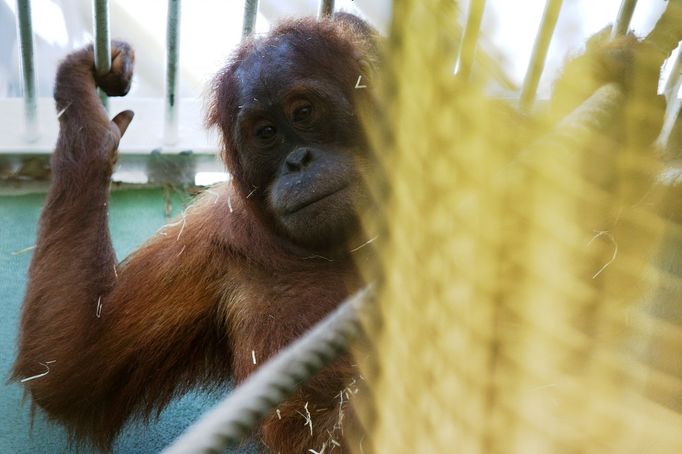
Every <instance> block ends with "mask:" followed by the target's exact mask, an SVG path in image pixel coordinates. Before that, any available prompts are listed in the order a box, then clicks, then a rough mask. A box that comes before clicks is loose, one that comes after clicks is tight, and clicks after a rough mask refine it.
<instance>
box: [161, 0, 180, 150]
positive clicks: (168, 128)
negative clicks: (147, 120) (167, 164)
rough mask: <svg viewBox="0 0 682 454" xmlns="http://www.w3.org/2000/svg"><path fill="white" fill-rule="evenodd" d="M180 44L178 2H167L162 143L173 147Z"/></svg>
mask: <svg viewBox="0 0 682 454" xmlns="http://www.w3.org/2000/svg"><path fill="white" fill-rule="evenodd" d="M179 43H180V0H168V21H167V26H166V95H165V97H166V109H165V122H164V134H163V141H164V143H165V144H166V145H173V144H175V143H177V141H178V139H179V135H178V103H179V101H180V99H179V95H178V87H179V78H178V73H179V63H178V61H179V58H178V47H179Z"/></svg>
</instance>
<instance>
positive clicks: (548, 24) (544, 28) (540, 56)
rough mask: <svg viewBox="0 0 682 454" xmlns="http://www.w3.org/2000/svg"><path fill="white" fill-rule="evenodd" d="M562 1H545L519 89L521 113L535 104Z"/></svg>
mask: <svg viewBox="0 0 682 454" xmlns="http://www.w3.org/2000/svg"><path fill="white" fill-rule="evenodd" d="M562 4H563V0H547V4H546V5H545V11H544V13H543V14H542V21H541V23H540V29H539V30H538V35H537V37H536V39H535V43H534V44H533V53H532V54H531V57H530V62H529V63H528V71H527V72H526V77H525V79H524V80H523V87H522V89H521V100H520V101H519V107H520V108H521V110H522V111H524V112H527V111H528V110H530V108H531V107H532V106H533V103H534V102H535V96H536V93H537V90H538V83H539V82H540V76H541V75H542V71H543V70H544V69H545V59H546V58H547V51H548V50H549V44H550V43H551V41H552V35H553V34H554V29H555V28H556V23H557V20H558V19H559V11H561V5H562Z"/></svg>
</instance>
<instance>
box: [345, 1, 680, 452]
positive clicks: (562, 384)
mask: <svg viewBox="0 0 682 454" xmlns="http://www.w3.org/2000/svg"><path fill="white" fill-rule="evenodd" d="M678 6H679V2H675V1H671V2H669V6H668V9H669V11H668V12H667V13H666V14H668V16H665V17H664V19H665V20H667V21H668V22H669V23H665V20H661V21H660V22H659V24H658V26H657V29H656V31H655V32H654V33H652V35H651V36H650V37H649V39H650V41H651V42H652V44H653V47H652V48H653V49H654V50H653V51H650V50H648V51H647V53H646V55H648V56H649V57H651V58H649V59H646V63H643V62H641V61H637V60H635V61H633V62H632V64H633V65H635V66H636V65H640V66H641V65H652V64H655V63H652V61H653V62H656V61H657V65H658V66H656V67H655V69H656V70H657V69H658V68H659V67H660V64H661V63H662V62H663V60H664V59H665V58H666V57H667V56H668V54H669V52H670V51H671V50H672V49H673V48H674V47H675V46H676V45H677V41H676V40H679V39H680V38H681V36H680V35H679V34H676V33H678V32H679V30H676V29H674V27H675V25H673V27H672V29H671V28H670V27H669V26H670V23H673V24H675V23H680V22H681V21H678V20H677V19H679V18H680V15H679V14H678V13H679V10H678V11H677V12H676V11H674V8H677V7H678ZM640 7H646V3H642V5H640ZM455 17H456V11H455V7H454V5H453V2H451V1H445V0H442V1H438V0H406V1H402V2H395V5H394V24H393V29H392V31H391V36H390V38H389V41H388V43H387V50H386V51H387V58H388V80H387V82H386V84H385V86H384V87H383V89H384V92H385V96H383V98H384V99H386V100H387V101H386V105H385V106H384V108H385V109H386V112H387V115H386V119H385V121H386V128H385V131H388V133H387V134H377V135H376V137H375V139H376V141H377V149H379V150H381V152H380V153H379V156H378V159H379V160H380V163H381V164H382V165H381V167H382V169H383V174H382V175H381V177H382V178H378V180H380V182H381V184H379V185H376V189H377V193H380V190H383V188H388V191H387V193H388V194H387V195H386V196H385V200H384V201H383V203H382V206H383V210H384V211H383V213H381V217H382V218H383V220H384V222H385V225H384V227H383V229H384V234H382V236H381V238H380V247H379V250H380V254H381V255H380V264H379V268H380V271H381V276H382V279H381V285H380V286H379V289H378V290H379V291H378V314H377V315H378V316H377V320H379V321H378V322H377V323H376V324H374V325H373V326H371V329H370V330H369V332H370V333H373V334H372V343H373V349H374V352H373V353H372V355H371V357H370V360H369V362H370V364H369V365H367V366H366V369H365V370H366V372H367V375H369V376H370V378H369V380H368V382H369V383H370V387H371V393H370V394H371V403H370V404H369V405H367V408H364V407H363V408H362V409H360V410H359V411H360V414H361V419H363V421H364V423H365V425H366V427H367V429H368V430H369V435H368V436H367V437H366V438H365V439H364V440H363V443H362V444H363V445H364V446H363V448H362V450H364V451H365V452H368V451H370V452H378V453H382V452H386V453H415V452H421V453H444V452H463V453H464V452H485V453H491V452H504V453H509V452H519V453H532V452H547V453H550V452H551V453H554V452H618V453H622V452H657V453H662V452H682V416H681V415H680V413H679V411H682V298H681V297H682V291H681V290H682V279H681V277H680V276H681V275H682V258H681V257H680V255H682V254H681V252H682V230H681V228H680V224H679V222H680V221H681V220H682V191H680V189H679V187H678V185H676V183H675V178H674V175H676V173H675V172H676V171H675V169H674V168H672V167H671V165H670V164H669V163H666V162H665V152H664V151H662V150H660V149H655V148H654V147H653V146H649V145H648V144H649V143H650V142H652V141H653V139H654V138H655V137H656V135H657V132H658V131H657V130H656V131H653V132H652V130H651V129H652V128H655V129H660V122H659V119H658V118H657V115H658V114H659V110H660V109H658V108H657V107H656V102H654V100H652V101H651V102H650V103H648V102H646V100H645V99H644V98H645V96H644V95H642V94H641V93H646V92H651V93H653V94H654V98H655V92H656V87H655V82H656V80H654V82H653V83H654V86H652V87H640V86H638V85H637V84H641V83H644V82H646V83H650V81H648V80H646V81H645V80H644V79H643V78H638V77H633V78H632V81H631V82H632V84H634V85H632V86H629V87H627V90H625V89H624V88H623V86H622V85H617V84H613V83H611V84H608V83H607V84H605V85H602V86H599V85H600V84H599V83H596V84H595V82H600V81H599V80H595V77H596V76H594V75H593V74H591V73H589V71H587V72H583V73H580V71H577V72H576V73H575V74H573V73H570V74H568V75H567V76H566V77H568V80H566V81H565V82H568V85H571V86H573V88H574V89H575V92H574V95H573V96H572V97H571V96H562V97H559V99H557V102H560V103H564V105H560V106H558V109H557V110H556V111H566V112H570V113H569V114H568V115H567V116H563V113H562V115H561V116H562V119H560V120H557V119H555V118H553V116H552V115H551V114H550V113H548V114H546V115H545V114H543V113H542V108H541V107H538V108H537V109H536V115H535V118H539V119H540V120H534V121H533V120H530V119H528V118H526V117H525V116H523V115H521V114H519V115H515V114H514V112H513V111H514V109H513V108H511V109H503V108H501V104H499V103H496V102H495V101H491V100H489V99H487V98H486V96H484V95H483V94H482V93H481V90H480V85H481V84H479V85H477V84H476V83H474V82H469V81H464V80H460V81H456V80H454V79H453V76H452V69H453V68H454V63H455V62H454V59H453V58H452V56H453V55H454V54H455V51H456V49H457V42H456V39H455V38H453V36H456V35H457V33H456V32H453V24H455V23H456V19H455ZM666 26H668V27H669V28H668V29H665V30H663V29H662V27H666ZM643 69H646V68H643ZM645 72H646V71H645ZM636 74H639V73H638V72H636ZM587 88H589V90H588V91H589V92H588V93H587V94H586V96H588V99H584V98H582V97H581V96H582V95H580V93H583V92H585V91H586V89H587ZM595 89H596V91H595ZM640 89H641V90H640ZM640 92H641V93H640ZM576 106H578V107H577V110H574V107H576ZM555 107H557V106H552V108H551V109H554V108H555ZM545 120H546V121H545ZM662 175H668V176H670V175H673V177H667V178H663V177H662ZM356 446H359V445H358V444H356ZM357 452H360V448H358V451H357Z"/></svg>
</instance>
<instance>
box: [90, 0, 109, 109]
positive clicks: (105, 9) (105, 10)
mask: <svg viewBox="0 0 682 454" xmlns="http://www.w3.org/2000/svg"><path fill="white" fill-rule="evenodd" d="M92 14H93V21H92V22H93V24H94V26H95V30H94V36H95V70H96V71H97V74H99V75H103V74H106V73H108V72H109V71H111V37H110V36H109V0H94V4H93V8H92ZM100 98H101V99H102V103H103V104H104V107H106V108H107V110H109V100H108V98H107V95H106V94H105V93H104V92H101V91H100Z"/></svg>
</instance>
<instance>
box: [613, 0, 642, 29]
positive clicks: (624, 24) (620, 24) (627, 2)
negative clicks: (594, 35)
mask: <svg viewBox="0 0 682 454" xmlns="http://www.w3.org/2000/svg"><path fill="white" fill-rule="evenodd" d="M635 6H637V0H623V1H622V2H621V4H620V8H619V9H618V16H616V21H615V22H614V24H613V28H612V29H611V39H615V38H617V37H618V36H623V35H624V34H626V33H627V32H628V29H629V28H630V21H631V20H632V14H633V13H634V12H635Z"/></svg>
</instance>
